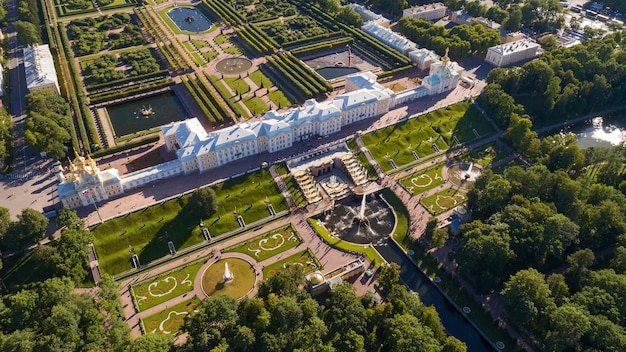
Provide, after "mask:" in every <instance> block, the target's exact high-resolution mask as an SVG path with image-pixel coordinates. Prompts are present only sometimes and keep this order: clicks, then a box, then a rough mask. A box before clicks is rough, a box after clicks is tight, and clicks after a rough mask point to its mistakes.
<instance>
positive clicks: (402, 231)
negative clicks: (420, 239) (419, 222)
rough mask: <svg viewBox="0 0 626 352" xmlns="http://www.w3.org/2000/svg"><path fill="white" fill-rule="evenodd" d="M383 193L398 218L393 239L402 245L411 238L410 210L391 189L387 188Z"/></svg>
mask: <svg viewBox="0 0 626 352" xmlns="http://www.w3.org/2000/svg"><path fill="white" fill-rule="evenodd" d="M381 193H382V195H383V197H384V198H385V200H386V201H387V203H389V205H390V206H391V208H392V209H393V213H394V215H395V216H396V228H395V229H394V232H393V237H394V238H395V239H396V240H397V241H398V242H400V243H403V242H404V241H407V240H409V239H410V238H411V236H409V220H410V218H411V217H410V215H409V210H408V209H407V208H406V206H405V205H404V203H402V200H401V199H400V198H398V196H397V195H396V194H395V193H394V192H393V191H392V190H391V189H389V188H385V189H383V190H382V192H381Z"/></svg>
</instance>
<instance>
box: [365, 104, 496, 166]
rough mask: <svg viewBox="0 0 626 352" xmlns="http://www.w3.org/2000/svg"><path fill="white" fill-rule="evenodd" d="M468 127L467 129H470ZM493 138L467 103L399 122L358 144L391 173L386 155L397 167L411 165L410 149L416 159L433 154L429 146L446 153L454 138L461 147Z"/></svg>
mask: <svg viewBox="0 0 626 352" xmlns="http://www.w3.org/2000/svg"><path fill="white" fill-rule="evenodd" d="M470 126H471V127H470ZM472 129H476V130H477V132H478V133H479V134H480V135H481V137H485V136H487V135H490V134H493V133H494V130H493V127H492V126H491V125H490V124H489V123H488V122H487V121H486V120H485V119H484V118H483V117H482V116H481V115H480V113H479V112H478V110H476V108H475V107H474V106H473V105H472V104H471V103H470V102H460V103H457V104H454V105H450V106H447V107H445V108H442V109H439V110H436V111H433V112H430V113H428V114H425V115H421V116H418V117H414V118H411V119H409V120H406V121H402V122H400V123H398V124H395V125H392V126H388V127H386V128H383V129H380V130H376V131H373V132H370V133H367V134H365V135H362V136H361V140H362V141H363V143H365V145H366V146H367V148H368V149H369V151H370V152H371V153H372V156H373V157H374V159H376V161H377V162H378V163H379V164H380V166H381V168H382V169H383V170H384V171H388V170H391V169H392V167H391V164H390V162H389V160H388V159H387V158H386V156H387V155H389V157H390V158H391V159H393V160H394V162H395V163H396V165H398V167H401V166H402V165H405V164H408V163H411V162H414V161H415V158H414V157H413V155H412V153H411V150H410V149H409V148H408V147H409V146H411V148H412V150H414V151H415V152H416V153H417V155H418V156H419V157H420V158H424V157H425V156H427V155H430V154H433V153H435V149H434V147H433V144H436V145H437V146H438V147H439V149H440V150H446V149H448V148H449V147H450V146H452V145H453V144H454V141H453V139H452V137H453V136H456V137H457V138H458V139H459V141H460V142H461V143H464V142H469V141H471V140H473V139H475V138H476V136H475V135H474V133H473V132H472Z"/></svg>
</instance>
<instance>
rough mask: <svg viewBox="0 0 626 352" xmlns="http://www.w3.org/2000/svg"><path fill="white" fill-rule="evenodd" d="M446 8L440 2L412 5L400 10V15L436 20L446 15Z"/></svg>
mask: <svg viewBox="0 0 626 352" xmlns="http://www.w3.org/2000/svg"><path fill="white" fill-rule="evenodd" d="M447 10H448V8H447V7H446V6H445V5H444V4H442V3H440V2H436V3H434V4H427V5H422V6H414V7H410V8H408V9H404V11H402V17H410V18H415V19H418V18H421V19H424V20H427V21H432V20H438V19H441V18H443V17H445V16H446V11H447Z"/></svg>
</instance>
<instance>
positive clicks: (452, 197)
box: [420, 188, 467, 215]
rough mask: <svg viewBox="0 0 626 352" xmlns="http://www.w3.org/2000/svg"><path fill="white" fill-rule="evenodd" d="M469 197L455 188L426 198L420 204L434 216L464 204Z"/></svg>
mask: <svg viewBox="0 0 626 352" xmlns="http://www.w3.org/2000/svg"><path fill="white" fill-rule="evenodd" d="M466 199H467V195H466V194H465V193H463V192H461V191H459V190H457V189H455V188H448V189H444V190H443V191H441V192H438V193H435V194H433V195H432V196H429V197H426V198H424V199H422V200H421V202H420V203H422V205H423V206H424V207H425V208H426V210H428V211H429V212H430V213H431V214H433V215H438V214H441V213H443V212H445V211H447V210H450V209H452V208H454V207H456V206H457V205H459V204H462V203H463V202H465V200H466Z"/></svg>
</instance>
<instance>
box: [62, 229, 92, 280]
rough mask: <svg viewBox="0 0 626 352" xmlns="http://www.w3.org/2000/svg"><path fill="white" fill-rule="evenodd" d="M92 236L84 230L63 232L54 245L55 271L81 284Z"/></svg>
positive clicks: (84, 274)
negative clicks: (55, 253) (55, 256)
mask: <svg viewBox="0 0 626 352" xmlns="http://www.w3.org/2000/svg"><path fill="white" fill-rule="evenodd" d="M92 242H93V236H92V235H91V233H90V232H88V231H87V230H85V229H77V230H65V231H63V233H62V234H61V238H59V239H58V240H57V242H56V243H55V247H56V248H57V259H56V262H57V269H58V270H59V271H60V272H61V273H62V274H63V275H66V276H68V277H70V278H72V279H73V280H74V282H75V283H77V284H79V283H81V282H82V281H83V280H84V278H85V277H86V276H87V271H86V270H85V262H86V258H87V253H88V248H89V243H92Z"/></svg>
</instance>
